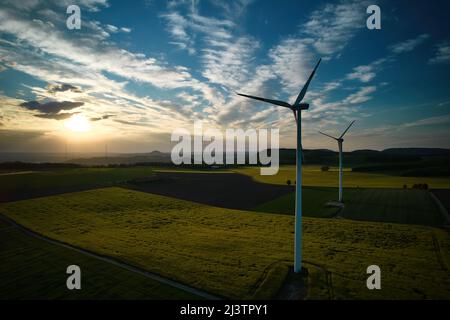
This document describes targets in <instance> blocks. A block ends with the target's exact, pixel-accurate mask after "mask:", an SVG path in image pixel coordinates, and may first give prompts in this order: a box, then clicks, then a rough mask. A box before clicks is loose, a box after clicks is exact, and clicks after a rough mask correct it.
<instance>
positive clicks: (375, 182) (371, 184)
mask: <svg viewBox="0 0 450 320" xmlns="http://www.w3.org/2000/svg"><path fill="white" fill-rule="evenodd" d="M232 171H234V172H237V173H241V174H245V175H248V176H251V177H252V178H253V179H255V180H256V181H259V182H264V183H273V184H286V181H287V180H288V179H289V180H291V182H292V184H293V183H294V181H295V166H280V170H279V171H278V173H277V174H276V175H273V176H262V175H260V174H259V168H256V167H247V168H240V169H233V170H232ZM302 173H303V183H302V185H304V186H315V187H333V186H336V187H337V186H338V183H339V177H338V171H337V170H330V171H328V172H322V171H321V170H320V167H319V166H312V165H306V166H303V171H302ZM417 183H427V184H428V186H429V187H430V188H433V189H450V177H444V178H440V177H401V176H396V175H388V174H383V173H365V172H352V171H348V169H347V170H346V172H344V179H343V185H344V187H350V188H358V187H361V188H403V185H405V184H406V185H407V186H408V188H411V187H412V186H413V185H414V184H417Z"/></svg>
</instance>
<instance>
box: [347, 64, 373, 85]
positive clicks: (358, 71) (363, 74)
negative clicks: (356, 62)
mask: <svg viewBox="0 0 450 320" xmlns="http://www.w3.org/2000/svg"><path fill="white" fill-rule="evenodd" d="M372 70H373V68H372V67H371V66H358V67H356V68H353V72H352V73H349V74H348V75H347V77H346V78H347V79H349V80H354V79H358V80H359V81H361V82H369V81H370V80H372V79H373V78H375V75H376V74H375V73H374V72H372Z"/></svg>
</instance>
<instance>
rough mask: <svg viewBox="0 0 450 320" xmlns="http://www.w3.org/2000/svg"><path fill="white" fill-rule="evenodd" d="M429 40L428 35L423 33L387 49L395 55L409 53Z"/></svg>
mask: <svg viewBox="0 0 450 320" xmlns="http://www.w3.org/2000/svg"><path fill="white" fill-rule="evenodd" d="M429 38H430V35H429V34H426V33H424V34H421V35H419V36H418V37H416V38H414V39H408V40H405V41H402V42H399V43H396V44H394V45H392V46H390V47H389V48H390V50H391V51H392V52H393V53H397V54H398V53H405V52H410V51H412V50H414V49H415V48H416V47H417V46H419V45H420V44H422V43H424V42H425V41H426V40H427V39H429Z"/></svg>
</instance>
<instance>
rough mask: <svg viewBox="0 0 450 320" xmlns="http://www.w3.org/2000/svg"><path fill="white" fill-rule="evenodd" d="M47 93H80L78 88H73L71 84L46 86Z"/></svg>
mask: <svg viewBox="0 0 450 320" xmlns="http://www.w3.org/2000/svg"><path fill="white" fill-rule="evenodd" d="M47 91H48V92H50V93H56V92H64V91H72V92H77V93H79V92H81V89H80V88H78V87H75V86H73V85H71V84H66V83H63V84H51V85H48V86H47Z"/></svg>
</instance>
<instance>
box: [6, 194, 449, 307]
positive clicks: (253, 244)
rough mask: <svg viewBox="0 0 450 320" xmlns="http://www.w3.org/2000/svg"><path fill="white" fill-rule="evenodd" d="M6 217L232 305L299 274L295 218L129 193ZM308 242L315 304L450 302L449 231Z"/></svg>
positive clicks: (310, 236) (342, 230)
mask: <svg viewBox="0 0 450 320" xmlns="http://www.w3.org/2000/svg"><path fill="white" fill-rule="evenodd" d="M0 212H1V213H3V214H6V215H7V216H9V217H11V218H12V219H14V220H16V221H17V222H19V223H21V224H22V225H24V226H27V227H30V228H32V229H33V230H35V231H37V232H39V233H42V234H45V235H47V236H49V237H51V238H54V239H57V240H60V241H64V242H68V243H71V244H73V245H76V246H79V247H82V248H87V249H89V250H92V251H95V252H97V253H100V254H103V255H107V256H111V257H113V258H116V259H119V260H123V261H127V262H129V263H132V264H134V265H136V266H139V267H142V268H145V269H147V270H149V271H152V272H155V273H158V274H161V275H163V276H165V277H168V278H171V279H175V280H177V281H179V282H181V283H186V284H189V285H191V286H194V287H197V288H201V289H203V290H206V291H208V292H211V293H214V294H218V295H222V296H225V297H228V298H239V299H242V298H273V297H274V296H275V295H276V292H277V291H278V288H279V287H280V286H281V283H282V281H283V279H284V278H285V275H286V273H287V270H288V269H287V268H288V266H290V267H291V266H292V256H293V254H292V253H293V217H292V216H288V215H274V214H264V213H256V212H246V211H239V210H230V209H222V208H216V207H210V206H206V205H202V204H197V203H193V202H187V201H183V200H177V199H173V198H168V197H163V196H158V195H152V194H146V193H142V192H137V191H132V190H126V189H122V188H105V189H98V190H90V191H83V192H76V193H70V194H65V195H57V196H51V197H45V198H37V199H30V200H24V201H18V202H11V203H5V204H1V205H0ZM303 239H304V261H303V262H304V265H305V266H306V267H307V268H308V269H310V270H311V277H310V281H311V283H310V288H309V292H308V298H317V299H320V298H322V299H329V298H332V299H350V298H358V299H379V298H382V299H424V298H426V299H432V298H433V299H449V298H450V279H449V277H448V272H449V270H448V265H449V262H450V261H449V259H450V257H449V255H450V238H449V235H448V233H447V232H445V231H442V230H439V229H435V228H430V227H422V226H410V225H400V224H385V223H371V222H359V221H348V220H339V219H315V218H304V237H303ZM35 263H38V262H37V261H36V262H35ZM371 264H377V265H379V266H380V267H381V269H382V270H383V271H382V272H383V273H382V279H383V280H382V290H379V291H377V290H374V291H369V290H367V288H366V283H365V281H366V277H367V275H366V268H367V266H369V265H371ZM8 265H9V264H8ZM26 267H27V268H32V264H29V265H26Z"/></svg>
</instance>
